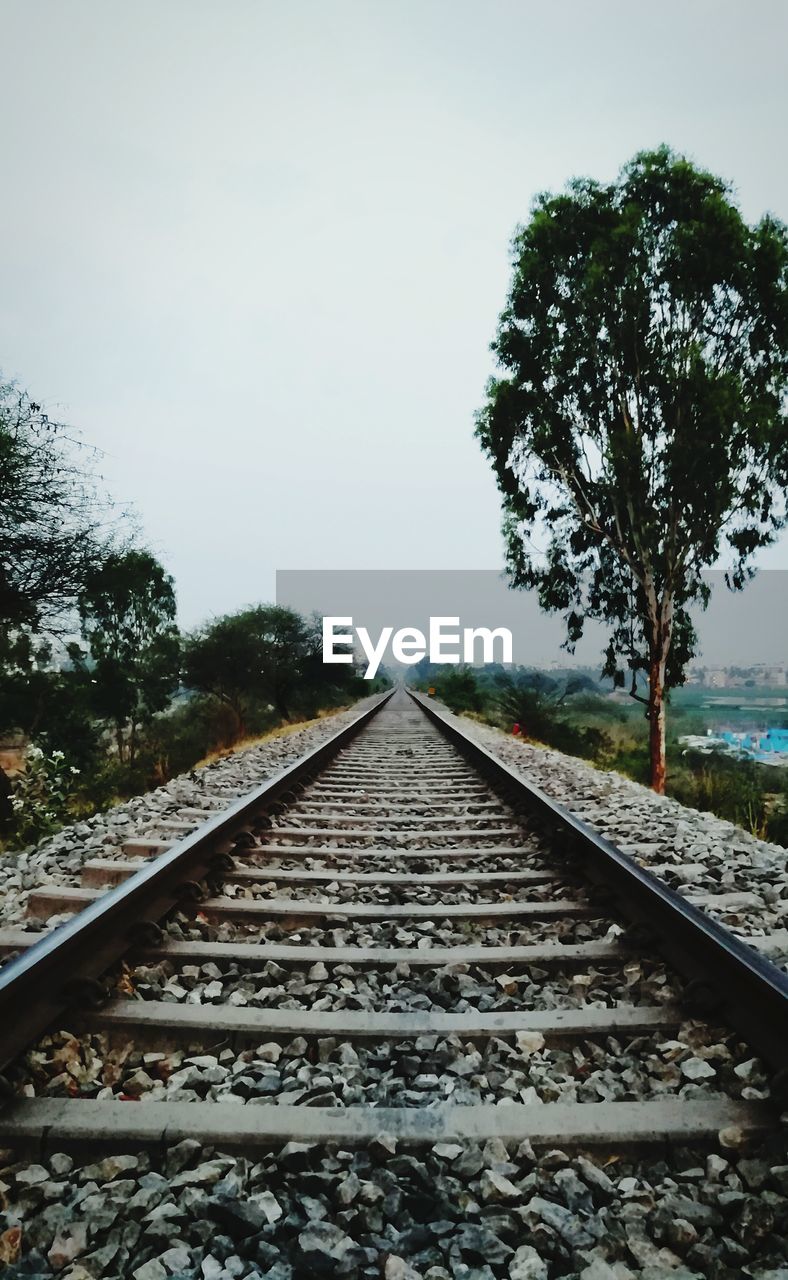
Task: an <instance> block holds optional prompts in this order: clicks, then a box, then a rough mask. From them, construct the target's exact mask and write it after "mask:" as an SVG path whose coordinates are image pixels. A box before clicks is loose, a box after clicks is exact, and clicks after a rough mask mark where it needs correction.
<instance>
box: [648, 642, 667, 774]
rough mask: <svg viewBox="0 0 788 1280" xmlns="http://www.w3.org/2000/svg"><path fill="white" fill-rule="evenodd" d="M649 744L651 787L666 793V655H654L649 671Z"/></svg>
mask: <svg viewBox="0 0 788 1280" xmlns="http://www.w3.org/2000/svg"><path fill="white" fill-rule="evenodd" d="M648 745H649V757H650V760H651V787H652V790H653V791H656V792H657V794H658V795H660V796H664V794H665V655H663V654H659V655H657V656H655V657H652V659H651V662H650V664H649V673H648Z"/></svg>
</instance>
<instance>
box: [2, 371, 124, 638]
mask: <svg viewBox="0 0 788 1280" xmlns="http://www.w3.org/2000/svg"><path fill="white" fill-rule="evenodd" d="M106 514H107V504H106V502H105V501H104V500H103V499H101V497H100V496H99V493H98V490H97V487H96V485H95V483H94V477H93V476H92V474H91V470H90V465H89V458H88V452H87V451H86V450H84V449H82V447H81V446H80V444H79V442H78V441H77V440H75V439H74V438H73V437H72V436H71V434H70V433H69V432H68V430H67V429H66V428H65V427H64V426H63V425H62V424H60V423H56V422H53V421H52V420H51V419H50V418H49V417H48V415H47V414H46V413H44V412H43V410H42V409H41V407H40V405H38V404H36V403H35V401H33V400H31V398H30V397H29V396H28V395H27V393H26V392H23V391H20V390H19V389H18V388H17V387H15V386H14V385H13V384H12V383H0V628H2V629H3V630H4V631H6V632H10V631H15V630H17V629H19V628H23V627H27V628H30V629H31V630H33V631H38V630H41V629H42V628H48V629H50V630H51V629H53V628H57V627H58V626H59V625H67V622H68V614H69V611H70V610H73V607H74V604H75V601H76V597H77V595H78V594H79V592H80V591H81V590H82V588H83V586H84V584H85V581H86V577H87V574H88V573H89V571H90V570H91V569H92V568H94V567H95V566H96V565H97V564H98V563H99V562H100V560H101V558H102V557H103V555H104V554H105V549H106V540H107V538H106V534H107V531H106V525H105V521H106Z"/></svg>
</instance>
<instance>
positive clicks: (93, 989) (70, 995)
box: [61, 978, 109, 1009]
mask: <svg viewBox="0 0 788 1280" xmlns="http://www.w3.org/2000/svg"><path fill="white" fill-rule="evenodd" d="M61 996H62V998H63V999H64V1000H65V1001H66V1002H67V1003H68V1004H78V1005H81V1006H82V1007H83V1008H85V1009H100V1008H101V1006H102V1005H103V1004H106V1002H107V1000H108V998H109V992H108V991H107V988H106V987H105V986H104V984H103V982H99V980H98V978H71V979H70V980H69V981H68V982H67V983H66V984H65V986H64V987H63V989H62V991H61Z"/></svg>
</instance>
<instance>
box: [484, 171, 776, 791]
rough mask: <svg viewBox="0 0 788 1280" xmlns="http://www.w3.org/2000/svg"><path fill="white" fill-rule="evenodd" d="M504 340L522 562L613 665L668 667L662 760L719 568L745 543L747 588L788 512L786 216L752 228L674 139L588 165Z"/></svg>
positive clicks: (508, 511) (533, 231) (507, 513)
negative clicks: (672, 705)
mask: <svg viewBox="0 0 788 1280" xmlns="http://www.w3.org/2000/svg"><path fill="white" fill-rule="evenodd" d="M493 350H494V351H495V353H496V355H497V357H498V360H499V362H500V365H501V366H502V369H503V371H504V376H502V377H499V378H495V379H493V380H492V381H491V382H490V384H489V386H488V389H487V403H486V405H485V407H484V409H483V410H482V411H481V413H480V414H479V416H478V426H477V434H478V437H479V439H480V440H481V443H482V446H483V448H484V450H485V452H486V453H487V454H488V456H489V458H490V459H491V462H492V465H493V469H494V471H495V474H496V477H497V480H498V485H499V488H500V490H501V493H502V499H503V509H504V517H505V519H504V530H505V536H506V540H507V548H508V571H509V575H510V578H511V580H512V582H513V583H514V584H515V585H516V586H520V587H525V588H532V589H534V590H535V591H536V592H537V594H538V597H539V601H540V604H541V605H542V607H543V608H545V609H547V610H552V611H560V612H561V613H562V614H563V615H564V619H565V622H566V628H567V645H568V647H570V648H571V647H572V646H573V645H574V643H575V642H576V641H577V640H578V639H579V637H580V636H581V634H582V631H583V626H584V622H585V619H586V618H588V617H592V618H599V619H602V620H603V621H604V622H606V623H607V624H608V625H609V627H610V644H609V648H608V651H607V659H606V670H607V672H608V673H609V674H610V675H611V676H613V677H614V678H615V679H616V680H617V681H618V682H620V683H624V680H625V670H627V669H628V670H629V673H630V679H631V692H632V694H633V696H635V697H639V694H638V691H637V683H636V680H637V674H638V672H647V673H648V678H649V699H648V702H649V715H650V719H651V724H652V748H653V756H652V759H653V768H654V770H655V772H656V771H657V770H658V766H659V757H660V753H662V754H663V763H664V704H663V692H664V690H665V689H668V688H670V687H671V686H675V685H678V684H681V682H682V681H683V679H684V670H685V666H686V663H687V661H688V659H689V657H690V656H691V655H692V652H693V647H694V644H695V635H694V632H693V628H692V625H691V622H690V617H689V613H688V606H689V605H691V604H693V603H695V604H705V602H706V600H707V594H708V589H707V586H706V584H705V583H704V581H703V578H702V576H701V573H702V570H703V569H704V567H706V566H708V565H709V564H711V563H713V562H715V561H716V560H717V559H718V557H719V556H720V555H721V554H722V553H723V552H725V553H727V555H728V556H729V558H730V562H731V571H730V574H729V585H730V586H731V587H733V588H740V587H741V586H742V585H743V584H744V582H745V581H746V580H747V578H748V576H751V570H750V567H749V565H750V559H751V556H752V554H753V552H754V551H755V550H757V549H758V548H759V547H764V546H766V545H768V544H769V543H770V542H771V541H773V539H774V537H775V535H776V533H777V531H778V530H779V529H780V528H781V527H782V526H783V525H784V523H785V518H786V511H785V501H784V489H785V485H786V481H788V422H787V421H786V416H785V412H784V394H785V388H786V374H787V373H788V234H787V233H786V228H785V227H784V226H783V225H782V224H781V223H778V222H777V221H775V220H774V219H773V218H771V217H765V218H763V219H762V220H761V221H760V222H759V223H758V224H757V225H755V226H752V227H750V226H748V225H747V224H746V223H745V222H744V221H743V219H742V217H741V215H740V213H739V211H738V209H737V208H736V205H735V204H734V202H733V199H732V195H731V189H730V187H729V186H728V185H727V184H726V183H725V182H723V181H722V180H721V179H719V178H716V177H714V176H713V175H712V174H710V173H707V172H704V171H703V170H701V169H698V168H696V167H694V166H693V165H692V164H690V163H689V162H688V161H687V160H685V159H684V158H682V157H681V156H677V155H675V154H673V153H672V152H670V151H669V150H668V149H667V148H664V147H663V148H660V149H659V150H657V151H653V152H644V153H642V154H641V155H638V156H636V157H635V159H634V160H633V161H632V162H631V163H630V164H628V165H627V166H626V167H625V168H624V170H623V171H622V173H621V174H620V176H619V177H618V179H617V180H616V181H615V182H613V183H611V184H610V185H603V184H600V183H597V182H593V181H591V180H590V179H581V180H577V181H574V182H572V183H570V185H569V187H568V189H567V191H566V192H564V193H563V194H562V195H558V196H553V195H542V196H539V197H538V198H537V200H536V202H535V204H534V207H533V210H532V214H531V218H530V221H529V222H528V224H527V225H526V226H524V227H521V228H520V229H519V230H518V232H517V234H516V236H515V240H514V271H513V278H512V285H511V290H510V294H509V298H508V302H507V305H506V308H505V310H504V311H503V313H502V315H501V319H500V325H499V329H498V334H497V337H496V340H495V342H494V344H493ZM535 545H536V546H540V547H541V546H542V545H546V553H545V555H544V556H538V557H537V556H535V555H534V554H533V552H532V548H533V547H534V546H535ZM655 781H658V779H656V778H655Z"/></svg>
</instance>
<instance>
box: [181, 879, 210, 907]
mask: <svg viewBox="0 0 788 1280" xmlns="http://www.w3.org/2000/svg"><path fill="white" fill-rule="evenodd" d="M175 897H176V898H177V899H178V901H179V902H202V900H203V898H204V897H205V894H204V893H203V891H202V886H201V885H199V884H197V881H196V880H184V882H183V884H179V885H178V887H177V889H176V890H175Z"/></svg>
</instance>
